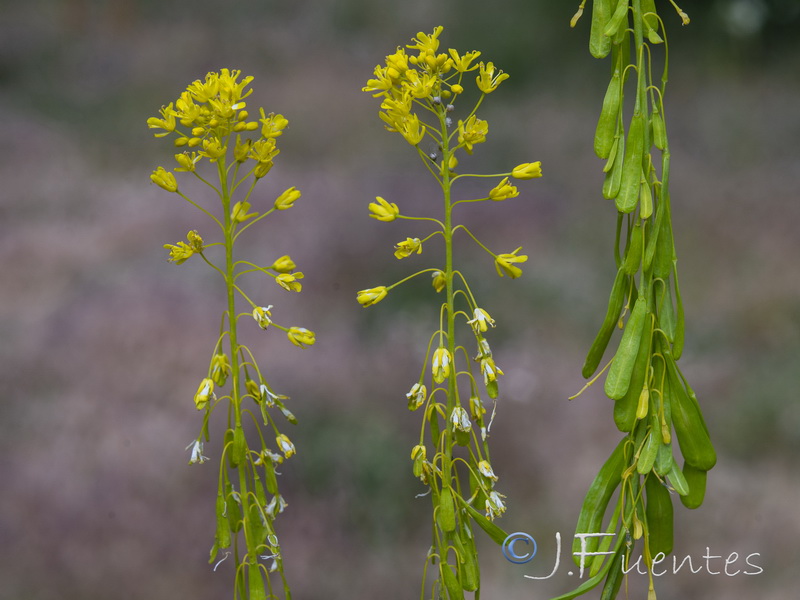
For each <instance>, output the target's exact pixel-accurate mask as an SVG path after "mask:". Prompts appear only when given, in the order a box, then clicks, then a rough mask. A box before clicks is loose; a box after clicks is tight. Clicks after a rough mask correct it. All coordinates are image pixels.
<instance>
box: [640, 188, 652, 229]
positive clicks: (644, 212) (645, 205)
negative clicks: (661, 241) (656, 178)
mask: <svg viewBox="0 0 800 600" xmlns="http://www.w3.org/2000/svg"><path fill="white" fill-rule="evenodd" d="M639 202H640V203H641V204H640V208H639V217H640V218H642V219H649V218H650V216H651V215H652V214H653V195H652V194H651V192H650V186H649V185H648V183H647V181H645V179H644V178H642V181H641V185H640V189H639Z"/></svg>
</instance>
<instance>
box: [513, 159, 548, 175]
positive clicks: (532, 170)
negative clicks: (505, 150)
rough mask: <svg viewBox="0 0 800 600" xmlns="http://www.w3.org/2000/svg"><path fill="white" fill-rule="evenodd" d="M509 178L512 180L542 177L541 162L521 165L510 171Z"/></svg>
mask: <svg viewBox="0 0 800 600" xmlns="http://www.w3.org/2000/svg"><path fill="white" fill-rule="evenodd" d="M511 176H512V177H513V178H514V179H535V178H536V177H541V176H542V162H541V161H538V160H537V161H536V162H533V163H522V164H521V165H517V166H516V167H514V170H513V171H511Z"/></svg>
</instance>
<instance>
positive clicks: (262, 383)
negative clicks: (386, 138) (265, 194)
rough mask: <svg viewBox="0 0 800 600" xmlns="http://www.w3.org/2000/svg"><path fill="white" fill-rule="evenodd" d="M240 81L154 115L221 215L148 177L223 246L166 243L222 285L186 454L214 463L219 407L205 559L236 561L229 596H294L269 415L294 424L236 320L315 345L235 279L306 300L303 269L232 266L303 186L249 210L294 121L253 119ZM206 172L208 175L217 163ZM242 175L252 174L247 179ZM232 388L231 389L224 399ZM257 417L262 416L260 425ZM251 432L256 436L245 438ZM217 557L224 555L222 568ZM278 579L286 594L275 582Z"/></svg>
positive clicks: (190, 93)
mask: <svg viewBox="0 0 800 600" xmlns="http://www.w3.org/2000/svg"><path fill="white" fill-rule="evenodd" d="M239 77H240V72H239V71H231V70H228V69H222V70H221V71H220V72H218V73H209V74H208V75H207V76H206V79H205V81H199V80H198V81H195V82H193V83H192V84H190V85H189V86H188V88H187V90H186V91H185V92H183V93H182V94H181V96H180V98H179V99H178V100H177V101H175V102H173V103H170V104H169V105H167V106H165V107H163V108H162V109H161V117H160V118H159V117H153V118H151V119H148V122H147V123H148V126H149V127H150V128H151V129H155V130H157V133H156V134H155V135H156V137H166V136H174V138H175V139H174V144H175V146H176V147H178V148H188V149H190V150H187V151H184V152H182V153H180V154H177V155H175V161H176V163H177V165H178V166H177V167H176V168H175V169H174V170H175V172H187V173H192V174H193V175H194V176H195V177H196V178H197V179H198V180H200V181H202V182H203V183H205V184H206V185H207V186H208V187H210V188H211V189H213V190H214V192H215V193H216V195H217V197H218V200H219V205H218V207H219V212H218V214H214V213H215V212H217V211H215V210H214V209H209V208H207V207H206V206H203V204H201V203H200V202H197V201H195V200H192V199H191V198H189V197H187V196H186V195H184V194H183V192H181V191H180V189H179V185H178V180H177V178H176V177H175V175H174V174H173V173H172V172H170V171H167V170H166V169H164V168H163V167H158V168H157V169H156V170H155V171H154V172H153V174H152V176H151V180H152V181H153V182H154V183H155V184H157V185H158V186H160V187H161V188H163V189H165V190H166V191H168V192H172V193H176V194H178V195H179V196H181V197H182V198H183V199H184V200H186V201H187V202H188V203H189V204H190V205H192V206H193V207H195V208H197V209H198V210H200V211H201V212H202V213H203V214H205V215H206V216H207V217H209V219H210V221H211V222H212V223H213V224H215V225H216V226H217V227H218V228H219V230H220V235H221V237H222V241H221V242H214V243H211V244H205V242H204V241H203V238H202V237H201V236H200V234H199V233H197V231H194V230H193V231H190V232H189V234H188V235H187V240H188V242H178V243H177V244H175V245H170V244H167V245H166V246H165V248H166V249H168V250H169V251H170V261H172V262H174V263H176V264H182V263H183V262H185V261H187V260H188V259H190V258H191V257H192V256H193V255H195V254H198V255H200V257H201V258H202V259H203V261H204V262H205V263H206V264H208V265H209V266H210V267H211V268H212V269H214V271H216V272H217V273H218V274H219V275H220V276H221V278H222V280H223V282H224V285H225V299H226V309H225V311H224V312H223V317H222V321H221V325H220V334H219V337H218V339H217V342H216V344H215V346H214V351H213V355H212V359H211V363H210V365H209V368H208V372H207V376H206V377H205V378H203V380H202V381H201V383H200V385H199V387H198V390H197V392H196V394H195V396H194V403H195V407H196V408H197V410H200V411H203V413H204V414H203V425H202V428H201V432H200V434H199V436H198V437H197V439H196V440H195V441H194V442H192V443H190V444H189V446H187V448H186V449H187V450H189V449H191V458H190V461H189V462H190V464H202V463H204V462H206V461H208V460H209V458H208V457H206V456H204V455H203V446H204V443H207V442H208V441H209V440H210V432H209V419H210V416H211V414H212V413H213V411H214V410H215V409H216V408H217V407H218V406H220V405H222V406H225V407H226V408H227V426H226V429H225V432H224V434H223V435H222V436H221V437H222V441H223V444H222V450H221V453H220V462H219V487H218V492H217V501H216V535H215V540H214V545H213V547H212V549H211V553H210V558H209V562H210V563H215V562H216V566H215V570H216V568H217V567H218V566H219V565H220V564H221V563H222V562H224V561H225V559H226V558H227V557H229V556H230V555H231V554H232V555H233V558H234V560H233V563H234V600H236V599H237V598H241V599H244V598H248V599H249V600H260V599H266V598H271V599H273V598H279V597H283V598H284V599H286V600H289V599H290V598H291V591H290V588H289V584H288V582H287V580H286V577H285V575H284V568H283V554H282V552H281V546H280V543H279V540H278V535H277V532H276V529H275V519H276V518H277V515H278V514H280V513H281V512H283V510H284V509H285V508H286V506H287V503H286V501H285V500H284V498H283V496H282V495H281V494H280V492H279V490H278V483H277V478H276V475H277V472H276V467H277V465H279V464H280V463H282V462H283V461H284V460H285V459H288V458H290V457H291V456H292V455H294V454H295V452H296V449H295V447H294V444H293V443H292V442H291V440H290V439H289V437H288V436H287V435H286V434H284V433H282V432H281V430H280V428H279V427H278V424H277V422H276V421H275V420H274V419H273V416H272V409H275V408H277V409H278V410H279V412H281V413H282V415H283V417H284V418H285V419H286V420H288V421H289V422H290V423H291V424H295V423H296V422H297V421H296V419H295V417H294V415H293V414H292V413H291V412H290V411H289V410H288V409H287V408H286V406H285V404H284V402H283V401H284V400H288V398H287V397H286V396H283V395H279V394H276V393H275V392H273V391H272V388H271V386H270V384H269V383H268V381H267V379H266V371H265V370H263V369H262V368H261V367H259V365H258V363H257V362H256V359H255V357H254V356H253V353H252V352H251V351H250V349H249V348H248V347H247V346H246V345H244V344H242V343H241V342H240V336H239V327H238V325H239V318H240V317H242V316H249V315H250V314H252V317H253V319H254V320H255V322H256V325H255V327H257V328H260V329H262V330H267V329H270V328H273V329H278V330H281V331H283V332H285V333H286V335H287V338H288V339H289V341H290V342H292V343H293V344H294V345H296V346H299V347H306V346H310V345H312V344H313V343H314V341H315V339H316V338H315V336H314V334H313V332H311V331H309V330H307V329H305V328H302V327H285V326H283V325H280V324H278V323H275V322H274V321H273V320H272V313H271V309H272V305H267V306H259V305H257V304H255V303H254V302H253V300H251V299H250V297H249V296H248V295H247V294H246V293H245V292H244V291H243V289H242V288H241V287H240V284H239V283H237V280H238V279H239V278H240V276H242V275H245V274H248V273H254V274H257V275H261V276H263V275H267V276H270V277H272V278H274V280H275V283H276V284H277V286H276V288H275V289H276V290H277V289H279V288H282V289H283V290H286V291H289V292H299V291H300V289H301V285H300V283H299V282H298V281H297V280H298V279H302V277H303V274H302V273H300V272H295V271H294V270H295V268H296V265H295V264H294V261H292V260H291V258H290V257H289V256H288V255H284V256H281V257H280V258H278V259H276V260H275V261H274V262H273V263H272V264H271V265H270V266H269V267H262V266H258V265H257V264H255V263H253V262H250V261H246V260H237V259H236V253H235V243H236V240H237V239H238V237H239V235H241V233H242V232H243V231H245V230H246V229H248V228H249V227H251V226H252V225H254V224H255V223H257V222H259V221H261V220H262V219H263V218H264V217H266V216H268V215H270V214H271V213H272V212H274V211H277V210H286V209H288V208H291V207H292V205H293V204H294V202H295V201H296V200H297V199H298V198H299V197H300V192H299V191H298V190H296V189H295V188H290V189H288V190H286V191H284V192H283V193H282V194H280V195H279V196H278V198H277V199H276V200H275V202H274V204H273V206H272V207H271V208H268V209H267V210H265V211H264V212H262V213H259V212H258V210H259V208H258V202H257V201H255V200H254V201H253V202H255V203H256V207H255V210H254V206H253V205H252V204H251V202H250V199H251V196H252V192H253V189H254V188H255V185H256V184H257V183H258V182H260V181H261V180H262V178H263V177H265V176H266V175H267V173H268V172H269V171H270V170H271V169H272V165H273V159H274V157H275V156H276V155H277V154H278V150H277V147H276V138H277V137H279V136H280V135H281V134H282V133H283V129H285V127H286V126H287V125H288V121H287V120H286V119H285V118H284V117H283V116H282V115H275V114H269V115H267V114H265V112H264V109H260V111H259V112H260V115H261V118H260V119H258V120H257V121H252V120H249V113H248V111H247V110H246V103H245V102H244V98H245V97H247V96H248V95H249V94H250V93H251V91H252V90H247V89H246V88H247V86H248V85H249V84H250V82H251V81H252V79H253V78H252V77H245V78H243V79H241V80H240V79H239ZM255 132H259V133H260V135H257V134H256V133H255ZM195 149H196V150H195ZM206 160H207V161H208V162H210V163H215V164H214V167H215V168H216V180H217V182H218V183H211V181H209V179H206V178H204V177H203V176H202V175H201V174H200V173H199V172H198V168H202V166H203V165H204V163H205V161H206ZM243 166H244V169H242V167H243ZM248 169H249V170H248ZM211 170H212V172H213V167H211ZM242 170H244V171H245V173H244V174H243V175H242V174H241V171H242ZM239 190H246V192H244V193H242V192H240V191H239ZM237 192H238V193H237ZM220 250H222V251H223V252H224V255H223V256H221V257H220V256H218V255H219V253H220V252H219V251H220ZM214 255H217V256H214ZM237 300H238V301H244V302H245V303H246V304H249V305H250V309H249V311H246V312H243V313H240V312H239V309H238V307H237ZM226 384H227V385H228V393H227V394H224V393H223V390H224V389H225V386H226ZM253 409H257V414H258V415H259V416H260V417H261V420H260V421H259V419H258V417H257V416H256V413H255V412H254V411H253ZM246 428H247V430H248V431H249V432H253V431H254V432H255V435H254V436H252V437H251V438H249V439H248V437H247V435H246V434H245V429H246ZM265 430H267V431H269V433H266V432H265ZM269 439H274V440H275V445H274V446H271V445H270V444H269V443H268V442H267V440H269ZM220 552H223V553H224V556H223V557H222V559H221V560H220V559H219V558H218V555H219V553H220ZM276 574H277V577H278V578H279V579H280V587H277V586H274V585H273V582H272V577H274V576H276Z"/></svg>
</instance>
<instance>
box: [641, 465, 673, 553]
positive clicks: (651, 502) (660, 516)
mask: <svg viewBox="0 0 800 600" xmlns="http://www.w3.org/2000/svg"><path fill="white" fill-rule="evenodd" d="M644 491H645V494H646V495H647V504H646V508H645V518H646V519H647V532H648V538H649V539H648V542H649V545H650V556H651V557H654V556H655V555H656V554H658V553H659V552H663V553H664V556H667V555H668V554H669V553H670V552H672V546H673V541H674V537H673V525H674V523H673V515H672V496H671V495H670V493H669V490H668V489H667V488H666V486H664V485H663V484H662V483H661V482H660V481H659V480H658V478H656V476H655V475H649V476H648V477H647V479H645V482H644Z"/></svg>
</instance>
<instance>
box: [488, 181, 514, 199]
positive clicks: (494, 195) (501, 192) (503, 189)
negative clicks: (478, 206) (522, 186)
mask: <svg viewBox="0 0 800 600" xmlns="http://www.w3.org/2000/svg"><path fill="white" fill-rule="evenodd" d="M517 196H519V192H518V191H517V188H516V187H514V186H513V185H511V184H510V183H508V177H503V180H502V181H501V182H500V183H498V184H497V185H496V186H495V187H494V188H493V189H492V190H491V191H490V192H489V198H490V199H492V200H495V201H497V200H505V199H506V198H516V197H517Z"/></svg>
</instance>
